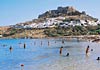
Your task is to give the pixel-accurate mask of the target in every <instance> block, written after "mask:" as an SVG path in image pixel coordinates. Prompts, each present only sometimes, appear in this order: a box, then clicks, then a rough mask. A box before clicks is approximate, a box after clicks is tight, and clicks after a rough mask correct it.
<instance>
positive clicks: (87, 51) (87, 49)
mask: <svg viewBox="0 0 100 70" xmlns="http://www.w3.org/2000/svg"><path fill="white" fill-rule="evenodd" d="M88 53H89V45H88V46H87V48H86V55H88Z"/></svg>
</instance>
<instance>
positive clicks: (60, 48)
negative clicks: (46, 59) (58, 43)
mask: <svg viewBox="0 0 100 70" xmlns="http://www.w3.org/2000/svg"><path fill="white" fill-rule="evenodd" d="M62 48H63V46H62V47H60V51H59V53H60V55H61V54H62Z"/></svg>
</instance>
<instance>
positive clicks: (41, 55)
mask: <svg viewBox="0 0 100 70" xmlns="http://www.w3.org/2000/svg"><path fill="white" fill-rule="evenodd" d="M63 40H64V43H62V39H0V70H80V69H81V70H100V62H99V61H97V60H96V59H97V57H98V56H100V46H99V44H98V43H92V42H87V41H77V39H63ZM24 43H26V48H25V49H24V47H23V44H24ZM88 45H89V46H90V49H93V51H90V55H89V56H88V57H86V55H85V49H86V47H87V46H88ZM10 46H12V47H13V50H12V51H10V50H9V47H10ZM61 46H63V47H64V48H63V53H62V55H59V48H60V47H61ZM66 53H69V56H68V57H67V56H66ZM21 64H24V66H23V67H21Z"/></svg>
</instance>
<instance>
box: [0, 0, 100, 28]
mask: <svg viewBox="0 0 100 70" xmlns="http://www.w3.org/2000/svg"><path fill="white" fill-rule="evenodd" d="M59 6H62V7H66V6H73V7H74V8H76V9H77V10H79V11H86V13H87V14H89V15H91V16H93V17H96V18H98V19H100V0H0V26H8V25H14V24H17V23H21V22H25V21H31V20H32V19H35V18H37V17H38V15H39V14H42V13H44V12H46V11H48V10H54V9H57V7H59Z"/></svg>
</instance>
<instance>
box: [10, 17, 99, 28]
mask: <svg viewBox="0 0 100 70" xmlns="http://www.w3.org/2000/svg"><path fill="white" fill-rule="evenodd" d="M63 20H65V21H63ZM99 24H100V21H96V22H94V21H90V20H79V19H76V20H70V21H69V20H66V19H65V17H56V18H46V20H45V21H43V22H38V23H34V22H31V24H26V25H25V24H18V25H12V26H10V27H13V28H50V27H56V26H60V27H68V26H73V27H74V26H97V25H99Z"/></svg>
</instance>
